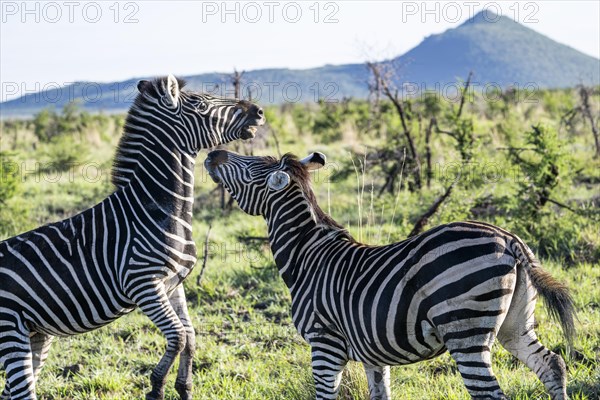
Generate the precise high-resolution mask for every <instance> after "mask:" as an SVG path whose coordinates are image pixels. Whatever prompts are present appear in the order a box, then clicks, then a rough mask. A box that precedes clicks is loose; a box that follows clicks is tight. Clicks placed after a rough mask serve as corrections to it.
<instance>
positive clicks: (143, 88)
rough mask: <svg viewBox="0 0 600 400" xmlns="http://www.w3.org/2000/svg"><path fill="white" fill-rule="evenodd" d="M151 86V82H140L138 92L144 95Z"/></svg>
mask: <svg viewBox="0 0 600 400" xmlns="http://www.w3.org/2000/svg"><path fill="white" fill-rule="evenodd" d="M150 86H152V82H150V81H143V80H142V81H139V82H138V84H137V90H138V91H139V92H140V93H144V92H145V91H146V90H147V89H148V88H149V87H150Z"/></svg>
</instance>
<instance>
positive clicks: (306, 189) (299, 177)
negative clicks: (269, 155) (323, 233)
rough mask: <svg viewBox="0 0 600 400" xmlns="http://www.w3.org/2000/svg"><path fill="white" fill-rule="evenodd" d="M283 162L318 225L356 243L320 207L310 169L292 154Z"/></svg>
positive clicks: (286, 156) (285, 157) (286, 155)
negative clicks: (311, 210)
mask: <svg viewBox="0 0 600 400" xmlns="http://www.w3.org/2000/svg"><path fill="white" fill-rule="evenodd" d="M282 160H283V162H284V165H285V166H286V171H287V172H288V173H289V174H290V176H291V177H292V179H293V180H294V181H295V182H297V183H298V185H300V189H301V190H302V193H303V194H304V197H305V198H306V200H307V201H308V203H309V204H310V206H311V207H312V209H313V212H314V214H315V217H316V218H317V223H319V224H320V225H323V226H324V227H326V228H328V229H330V230H332V231H334V232H336V233H338V234H339V235H340V236H341V237H343V238H344V239H347V240H349V241H351V242H355V240H354V238H353V237H352V235H350V233H349V232H348V230H347V229H346V228H344V227H343V226H342V225H340V224H339V223H337V222H336V221H335V220H334V219H333V218H332V217H331V216H330V215H329V214H327V213H326V212H325V211H323V210H322V209H321V207H319V203H318V202H317V198H316V197H315V193H314V191H313V189H312V185H311V179H310V171H309V170H308V168H307V167H306V166H305V165H303V164H302V163H301V162H300V160H299V158H298V157H297V156H295V155H294V154H291V153H287V154H285V155H284V156H283V157H282Z"/></svg>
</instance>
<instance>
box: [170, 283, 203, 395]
mask: <svg viewBox="0 0 600 400" xmlns="http://www.w3.org/2000/svg"><path fill="white" fill-rule="evenodd" d="M169 301H170V302H171V305H172V306H173V309H174V310H175V312H176V313H177V316H178V317H179V320H180V321H181V323H182V324H183V326H184V328H185V333H186V340H185V347H184V348H183V351H182V352H181V353H180V354H179V370H178V371H177V379H176V380H175V389H176V390H177V393H179V396H180V397H181V400H191V399H192V361H193V359H194V353H195V351H196V332H195V331H194V327H193V326H192V321H191V318H190V314H189V312H188V308H187V304H186V300H185V293H184V290H183V286H182V285H179V287H178V288H177V289H176V290H175V292H173V294H172V295H171V297H169Z"/></svg>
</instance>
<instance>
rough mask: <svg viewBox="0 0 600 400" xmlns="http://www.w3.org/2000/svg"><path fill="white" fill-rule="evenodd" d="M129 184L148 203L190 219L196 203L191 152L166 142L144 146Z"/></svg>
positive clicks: (193, 159) (147, 204)
mask: <svg viewBox="0 0 600 400" xmlns="http://www.w3.org/2000/svg"><path fill="white" fill-rule="evenodd" d="M143 150H144V151H140V153H139V154H138V157H137V165H136V166H135V169H134V171H133V174H132V176H131V178H130V181H129V184H128V186H129V187H130V189H131V190H132V191H134V192H135V194H136V195H137V196H138V198H140V199H144V200H143V202H144V203H146V206H147V207H151V208H158V209H161V210H163V211H164V212H166V213H169V214H170V215H173V216H176V217H180V218H183V219H184V220H185V221H188V222H191V219H192V208H193V204H194V165H195V158H194V156H192V155H189V154H186V153H185V152H182V151H180V150H179V149H178V148H177V147H176V146H167V145H166V144H165V143H161V144H158V145H154V146H152V147H150V148H144V149H143Z"/></svg>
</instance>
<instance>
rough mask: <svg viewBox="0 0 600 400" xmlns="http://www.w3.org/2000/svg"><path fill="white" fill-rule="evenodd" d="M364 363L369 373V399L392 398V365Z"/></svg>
mask: <svg viewBox="0 0 600 400" xmlns="http://www.w3.org/2000/svg"><path fill="white" fill-rule="evenodd" d="M363 365H364V367H365V372H366V373H367V381H368V382H369V399H371V400H390V399H391V398H392V394H391V390H390V367H389V366H385V367H376V366H374V365H367V364H363Z"/></svg>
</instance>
